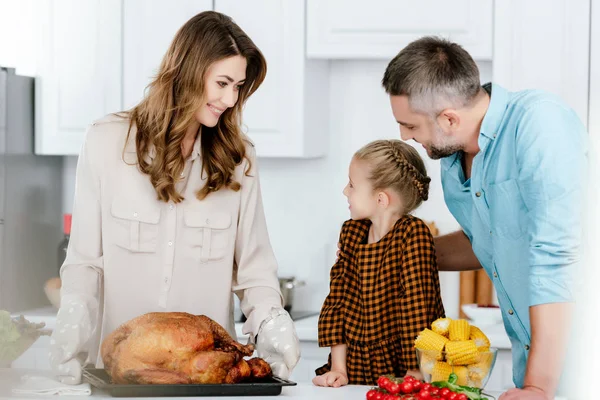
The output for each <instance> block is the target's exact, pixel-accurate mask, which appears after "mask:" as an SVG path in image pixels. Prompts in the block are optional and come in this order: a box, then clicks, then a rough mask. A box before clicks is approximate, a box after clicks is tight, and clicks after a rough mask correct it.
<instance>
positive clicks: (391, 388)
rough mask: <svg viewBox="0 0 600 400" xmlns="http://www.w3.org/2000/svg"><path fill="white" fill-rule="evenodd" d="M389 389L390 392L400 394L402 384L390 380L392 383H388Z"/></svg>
mask: <svg viewBox="0 0 600 400" xmlns="http://www.w3.org/2000/svg"><path fill="white" fill-rule="evenodd" d="M387 391H388V392H390V394H398V393H400V385H399V384H397V383H396V382H390V384H389V385H387Z"/></svg>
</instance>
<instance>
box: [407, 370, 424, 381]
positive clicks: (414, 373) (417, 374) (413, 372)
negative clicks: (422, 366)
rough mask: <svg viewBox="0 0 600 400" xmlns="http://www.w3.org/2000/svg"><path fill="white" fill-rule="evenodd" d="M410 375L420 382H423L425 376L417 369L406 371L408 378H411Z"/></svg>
mask: <svg viewBox="0 0 600 400" xmlns="http://www.w3.org/2000/svg"><path fill="white" fill-rule="evenodd" d="M409 375H410V376H412V377H415V378H417V379H418V380H420V381H422V380H423V374H421V371H418V370H416V369H409V370H408V371H406V376H409Z"/></svg>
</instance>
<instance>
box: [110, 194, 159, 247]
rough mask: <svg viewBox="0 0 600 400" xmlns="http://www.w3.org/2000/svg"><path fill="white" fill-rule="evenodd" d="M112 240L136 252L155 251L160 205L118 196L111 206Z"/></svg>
mask: <svg viewBox="0 0 600 400" xmlns="http://www.w3.org/2000/svg"><path fill="white" fill-rule="evenodd" d="M110 213H111V217H112V218H111V221H112V222H113V224H112V228H113V229H111V231H112V234H111V236H112V237H111V238H110V239H111V241H114V242H115V243H116V244H117V246H119V247H122V248H124V249H127V250H129V251H132V252H135V253H154V252H156V246H157V243H158V234H159V229H158V227H159V222H160V207H159V206H158V204H156V205H155V204H143V203H140V202H136V201H128V200H126V199H121V198H117V199H115V200H113V202H112V204H111V208H110Z"/></svg>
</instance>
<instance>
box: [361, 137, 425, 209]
mask: <svg viewBox="0 0 600 400" xmlns="http://www.w3.org/2000/svg"><path fill="white" fill-rule="evenodd" d="M354 158H356V159H357V160H361V161H365V162H367V163H368V165H369V167H370V168H371V171H370V174H369V180H370V181H371V184H372V185H373V189H375V190H382V189H392V190H394V191H396V193H398V194H399V195H400V196H401V198H402V201H403V203H404V212H405V213H409V212H411V211H413V210H414V209H416V208H417V207H419V206H420V205H421V203H422V202H423V201H425V200H427V198H428V197H429V182H431V178H429V177H428V176H427V170H426V169H425V163H424V162H423V159H422V158H421V156H419V153H417V151H416V150H415V148H414V147H412V146H410V145H408V144H406V143H404V142H403V141H401V140H376V141H374V142H371V143H369V144H367V145H366V146H364V147H362V148H361V149H360V150H358V151H357V152H356V154H355V155H354Z"/></svg>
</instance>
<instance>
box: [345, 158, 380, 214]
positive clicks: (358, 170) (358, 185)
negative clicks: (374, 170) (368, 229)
mask: <svg viewBox="0 0 600 400" xmlns="http://www.w3.org/2000/svg"><path fill="white" fill-rule="evenodd" d="M368 174H369V166H368V164H367V163H365V162H364V161H361V160H357V159H355V158H353V159H352V161H351V162H350V168H349V172H348V178H349V181H348V184H347V185H346V187H345V188H344V192H343V193H344V196H346V197H347V198H348V204H349V205H350V207H349V208H350V217H351V218H352V219H355V220H358V219H370V218H371V217H373V215H375V213H376V211H377V193H376V192H375V191H374V190H373V187H372V186H371V183H370V182H369V179H368Z"/></svg>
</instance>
